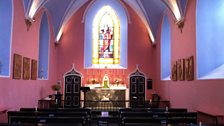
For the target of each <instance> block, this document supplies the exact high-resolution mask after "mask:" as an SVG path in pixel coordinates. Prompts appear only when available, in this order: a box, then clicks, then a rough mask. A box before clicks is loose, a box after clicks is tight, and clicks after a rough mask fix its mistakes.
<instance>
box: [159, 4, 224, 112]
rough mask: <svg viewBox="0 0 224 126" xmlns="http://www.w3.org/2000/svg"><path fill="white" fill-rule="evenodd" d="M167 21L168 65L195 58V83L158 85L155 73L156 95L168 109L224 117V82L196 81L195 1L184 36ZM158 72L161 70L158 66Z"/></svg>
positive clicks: (162, 83) (186, 18)
mask: <svg viewBox="0 0 224 126" xmlns="http://www.w3.org/2000/svg"><path fill="white" fill-rule="evenodd" d="M168 15H169V17H170V24H171V61H176V60H177V59H182V58H187V57H189V56H194V61H195V62H194V63H195V65H194V66H195V70H194V72H195V80H194V81H176V82H175V81H160V78H159V77H160V72H159V73H157V81H159V84H158V85H157V89H156V90H157V91H158V92H159V94H160V95H161V96H162V98H163V99H167V100H170V102H171V107H186V108H188V109H189V110H191V111H196V110H202V111H205V112H209V113H213V114H224V109H223V106H224V99H223V97H222V96H223V95H224V92H223V89H224V85H223V83H224V80H223V79H219V80H215V79H214V80H197V78H196V72H197V68H196V63H197V61H196V54H197V53H196V1H192V0H189V1H188V6H187V11H186V17H185V23H184V28H183V32H182V33H181V32H180V30H179V29H178V28H177V26H176V25H175V23H174V20H173V19H172V18H171V14H170V13H169V14H168ZM160 35H161V28H160V31H159V36H158V39H157V41H158V45H157V49H158V50H157V53H156V56H157V62H160V49H159V48H160ZM157 71H161V70H160V66H157Z"/></svg>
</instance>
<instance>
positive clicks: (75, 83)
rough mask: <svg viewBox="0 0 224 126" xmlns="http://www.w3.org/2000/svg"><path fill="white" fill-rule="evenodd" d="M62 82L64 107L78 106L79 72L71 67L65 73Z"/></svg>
mask: <svg viewBox="0 0 224 126" xmlns="http://www.w3.org/2000/svg"><path fill="white" fill-rule="evenodd" d="M64 82H65V86H64V89H65V90H64V107H67V108H79V107H80V86H81V74H79V73H77V72H75V70H74V69H73V70H72V71H71V72H69V73H67V74H65V76H64Z"/></svg>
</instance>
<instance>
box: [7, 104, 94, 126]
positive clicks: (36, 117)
mask: <svg viewBox="0 0 224 126" xmlns="http://www.w3.org/2000/svg"><path fill="white" fill-rule="evenodd" d="M20 110H21V111H9V112H8V122H9V123H33V124H39V123H42V124H44V123H63V124H66V123H72V124H77V125H85V124H87V123H89V118H90V115H89V114H90V111H89V110H87V109H85V110H81V109H79V110H78V109H73V110H72V111H71V110H68V109H66V110H65V109H59V110H58V109H57V110H53V109H50V110H49V109H48V110H46V109H45V110H41V109H38V111H35V110H36V109H35V108H21V109H20Z"/></svg>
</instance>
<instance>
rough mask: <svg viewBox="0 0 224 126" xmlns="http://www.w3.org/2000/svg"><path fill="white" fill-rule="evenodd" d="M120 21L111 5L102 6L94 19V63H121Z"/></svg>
mask: <svg viewBox="0 0 224 126" xmlns="http://www.w3.org/2000/svg"><path fill="white" fill-rule="evenodd" d="M119 31H120V21H119V19H118V17H117V15H116V13H115V11H114V10H113V9H112V8H111V7H110V6H104V7H102V8H101V9H100V10H99V11H98V13H97V14H96V16H95V17H94V20H93V28H92V33H93V40H92V41H93V56H92V64H106V65H107V64H119V63H120V58H119V54H120V49H119V47H120V39H119V38H120V32H119Z"/></svg>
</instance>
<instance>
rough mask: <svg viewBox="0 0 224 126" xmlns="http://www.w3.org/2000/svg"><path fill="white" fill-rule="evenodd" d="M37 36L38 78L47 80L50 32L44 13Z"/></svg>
mask: <svg viewBox="0 0 224 126" xmlns="http://www.w3.org/2000/svg"><path fill="white" fill-rule="evenodd" d="M39 35H40V36H39V64H38V78H39V79H48V69H49V47H50V31H49V24H48V18H47V14H46V12H45V13H44V14H43V16H42V19H41V24H40V33H39Z"/></svg>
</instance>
